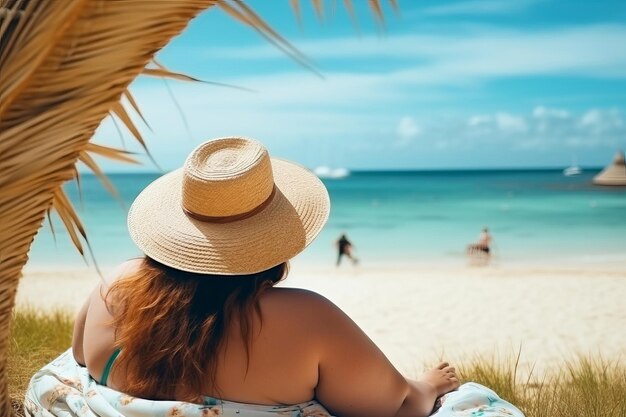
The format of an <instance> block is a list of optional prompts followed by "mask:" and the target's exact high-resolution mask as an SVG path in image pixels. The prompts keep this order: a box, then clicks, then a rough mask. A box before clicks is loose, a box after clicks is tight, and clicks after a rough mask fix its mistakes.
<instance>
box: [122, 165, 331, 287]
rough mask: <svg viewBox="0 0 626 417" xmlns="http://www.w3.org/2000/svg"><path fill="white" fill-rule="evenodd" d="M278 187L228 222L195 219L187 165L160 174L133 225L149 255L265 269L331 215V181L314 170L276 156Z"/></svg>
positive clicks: (225, 270)
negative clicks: (187, 205)
mask: <svg viewBox="0 0 626 417" xmlns="http://www.w3.org/2000/svg"><path fill="white" fill-rule="evenodd" d="M271 161H272V170H273V174H274V184H275V186H276V192H275V194H274V196H273V197H272V200H271V202H269V204H268V205H267V206H265V208H263V210H261V211H260V212H258V213H255V214H254V215H253V216H251V217H248V218H246V219H242V220H237V221H233V222H229V223H211V222H203V221H200V220H196V219H194V218H192V217H190V216H189V215H187V214H186V213H185V212H184V211H183V208H182V204H181V200H182V191H181V190H182V178H183V170H182V168H181V169H178V170H176V171H172V172H170V173H168V174H166V175H163V176H162V177H160V178H158V179H157V180H155V181H154V182H152V183H151V184H150V185H148V186H147V187H146V188H145V189H144V190H143V191H142V192H141V194H139V196H138V197H137V198H136V199H135V201H134V203H133V204H132V206H131V208H130V211H129V213H128V230H129V232H130V236H131V238H132V239H133V241H134V242H135V244H136V245H137V246H138V247H139V248H140V249H141V250H142V251H143V252H144V253H145V254H146V255H147V256H149V257H150V258H152V259H154V260H156V261H158V262H160V263H162V264H164V265H168V266H170V267H172V268H176V269H180V270H183V271H189V272H195V273H200V274H217V275H244V274H252V273H256V272H261V271H265V270H267V269H270V268H272V267H274V266H276V265H278V264H280V263H283V262H285V261H287V260H289V259H291V258H293V257H294V256H296V255H297V254H299V253H300V252H302V251H303V250H304V249H305V248H306V247H307V246H308V245H309V244H310V243H311V242H312V241H313V240H314V239H315V237H316V236H317V235H318V234H319V232H320V231H321V230H322V227H323V226H324V224H325V223H326V221H327V220H328V216H329V212H330V199H329V197H328V192H327V191H326V187H324V185H323V184H322V182H321V181H320V180H319V178H317V176H315V175H314V174H313V173H312V172H310V171H309V170H307V169H306V168H303V167H301V166H298V165H296V164H293V163H291V162H287V161H283V160H279V159H274V158H272V160H271Z"/></svg>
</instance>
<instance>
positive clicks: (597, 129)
mask: <svg viewBox="0 0 626 417" xmlns="http://www.w3.org/2000/svg"><path fill="white" fill-rule="evenodd" d="M578 126H579V128H580V130H582V131H586V132H588V133H591V134H593V135H607V134H613V133H615V132H621V131H625V130H626V122H625V121H624V118H623V117H622V114H621V112H620V111H619V110H618V109H609V110H603V109H590V110H588V111H587V112H585V113H584V114H583V115H582V116H581V117H580V120H579V122H578Z"/></svg>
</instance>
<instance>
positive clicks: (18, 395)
mask: <svg viewBox="0 0 626 417" xmlns="http://www.w3.org/2000/svg"><path fill="white" fill-rule="evenodd" d="M73 327H74V317H73V315H71V314H70V313H67V312H61V311H56V312H53V313H45V314H44V313H41V312H37V311H35V310H34V309H25V310H20V311H17V312H15V313H14V314H13V318H12V322H11V343H10V345H9V356H8V372H9V395H10V396H11V398H12V399H13V400H15V401H20V402H21V400H22V398H23V397H24V391H25V390H26V387H27V385H28V381H30V378H31V377H32V376H33V374H34V373H35V372H36V371H37V370H39V369H40V368H41V367H42V366H44V365H45V364H46V363H48V362H50V361H51V360H52V359H54V358H55V357H57V356H58V355H59V354H60V353H61V352H64V351H65V350H67V349H68V348H69V347H70V346H71V345H72V331H73Z"/></svg>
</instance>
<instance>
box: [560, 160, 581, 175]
mask: <svg viewBox="0 0 626 417" xmlns="http://www.w3.org/2000/svg"><path fill="white" fill-rule="evenodd" d="M582 172H583V169H582V168H581V167H579V166H578V162H577V161H576V158H573V161H572V165H570V166H568V167H567V168H565V169H564V170H563V175H565V176H566V177H573V176H576V175H580V174H582Z"/></svg>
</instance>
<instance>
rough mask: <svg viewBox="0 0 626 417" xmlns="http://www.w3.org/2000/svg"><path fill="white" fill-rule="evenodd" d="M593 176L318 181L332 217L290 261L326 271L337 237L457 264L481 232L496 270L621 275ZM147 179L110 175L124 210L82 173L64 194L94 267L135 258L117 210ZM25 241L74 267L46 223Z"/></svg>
mask: <svg viewBox="0 0 626 417" xmlns="http://www.w3.org/2000/svg"><path fill="white" fill-rule="evenodd" d="M595 173H597V172H596V171H594V172H591V171H588V172H585V173H584V174H583V175H581V176H578V177H564V176H563V175H562V173H561V171H443V172H442V171H438V172H358V173H353V174H352V175H351V176H350V177H348V178H346V179H342V180H326V181H325V183H326V186H327V187H328V190H329V192H330V196H331V202H332V210H331V216H330V220H329V223H328V225H327V226H326V228H325V229H324V231H322V233H321V234H320V236H319V237H318V239H317V240H316V241H315V242H314V243H313V244H312V245H311V246H310V247H309V248H308V249H307V251H305V253H303V254H302V255H300V257H299V261H300V262H305V263H315V264H319V265H332V264H333V262H334V260H335V253H334V246H333V242H334V240H335V239H336V238H337V236H338V235H339V234H340V233H341V232H345V233H347V234H348V237H349V238H350V239H351V240H352V241H353V243H354V244H355V247H356V250H357V253H358V256H359V257H360V258H361V261H362V264H385V263H423V264H432V263H441V262H446V263H450V264H454V263H462V262H464V256H463V251H464V247H465V245H466V244H467V243H469V242H471V241H473V240H475V239H476V238H477V236H478V234H479V233H480V229H481V228H482V227H483V226H488V227H489V228H490V230H491V231H492V234H493V236H494V240H495V251H496V257H497V260H498V261H499V262H502V263H518V262H523V263H528V262H538V263H546V262H548V263H549V262H553V261H556V262H560V263H563V262H571V263H579V262H593V263H600V264H601V263H608V262H611V263H615V262H617V263H618V265H624V266H625V267H626V189H625V188H603V187H595V186H593V185H591V178H592V177H593V175H595ZM156 177H157V175H155V174H112V175H111V176H110V178H111V180H112V182H113V183H114V184H115V186H116V187H117V189H118V191H119V193H120V195H121V197H122V200H123V203H124V205H125V207H123V206H122V205H121V204H120V202H119V201H116V200H115V199H114V198H113V197H111V196H110V195H109V194H108V193H107V192H106V191H105V190H104V189H103V188H102V186H101V185H100V184H99V182H98V180H97V179H96V178H95V177H93V176H89V175H85V176H83V178H82V194H83V201H82V203H81V202H80V201H79V197H78V193H77V190H76V186H75V185H74V184H68V186H67V190H68V193H69V194H70V197H71V198H72V200H73V201H74V202H75V203H76V205H77V207H78V211H79V214H80V215H81V218H82V219H83V221H84V224H85V226H86V228H87V232H88V234H89V239H90V242H91V245H92V248H93V252H94V254H95V257H96V259H97V261H98V263H99V264H101V265H110V264H115V263H118V262H121V261H123V260H124V259H127V258H129V257H132V256H136V255H138V254H139V252H138V250H137V249H136V248H135V246H134V245H133V243H132V241H131V240H130V238H129V237H128V234H127V231H126V211H127V208H128V206H129V205H130V203H131V202H132V201H133V199H134V198H135V196H136V195H137V194H138V193H139V192H140V191H141V190H142V189H143V187H145V186H146V185H147V184H148V183H150V182H151V181H152V180H154V179H155V178H156ZM55 230H56V231H57V236H56V241H57V242H56V243H55V241H54V239H53V237H52V234H51V233H50V229H49V226H48V225H46V226H45V227H44V228H43V229H42V230H41V232H40V233H39V235H38V236H37V238H36V240H35V244H34V246H33V250H32V251H31V260H30V265H35V266H37V265H39V266H41V265H55V266H73V265H80V264H84V261H83V260H82V258H81V257H80V256H79V255H78V254H77V253H76V251H75V250H74V249H73V248H72V247H71V245H70V243H69V238H68V237H67V233H66V232H65V231H64V230H63V227H62V226H61V225H60V224H58V223H57V222H55Z"/></svg>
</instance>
